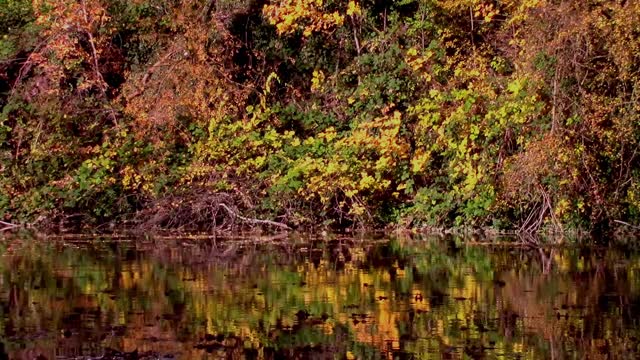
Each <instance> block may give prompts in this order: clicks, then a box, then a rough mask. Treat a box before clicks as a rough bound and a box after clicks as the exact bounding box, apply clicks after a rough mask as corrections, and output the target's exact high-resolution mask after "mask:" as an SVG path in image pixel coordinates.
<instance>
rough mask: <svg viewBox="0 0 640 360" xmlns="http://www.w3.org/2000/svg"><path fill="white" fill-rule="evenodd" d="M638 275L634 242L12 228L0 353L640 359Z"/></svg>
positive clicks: (5, 254) (1, 294)
mask: <svg viewBox="0 0 640 360" xmlns="http://www.w3.org/2000/svg"><path fill="white" fill-rule="evenodd" d="M639 270H640V253H639V252H636V251H632V250H630V249H629V248H627V247H624V246H618V247H615V246H591V247H573V246H562V247H542V248H533V247H526V246H510V245H507V244H506V243H504V242H502V243H500V244H498V245H495V246H488V245H487V244H485V243H480V244H478V243H473V244H469V242H468V241H465V240H464V239H461V238H455V237H449V238H420V239H409V238H373V237H371V238H360V239H347V238H334V239H318V240H301V239H297V240H296V239H268V238H245V239H220V238H218V239H211V238H208V239H207V238H194V237H185V238H173V239H162V238H155V239H125V238H115V239H108V238H66V239H46V240H43V239H28V238H26V237H20V236H12V237H8V238H5V239H2V240H0V343H1V345H0V360H3V359H7V358H8V359H40V360H42V359H94V358H100V359H611V358H616V359H617V358H629V359H636V358H640V348H639V345H640V343H639V338H640V331H639V330H640V316H639V315H640V313H639V310H640V273H639Z"/></svg>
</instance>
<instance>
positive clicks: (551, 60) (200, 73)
mask: <svg viewBox="0 0 640 360" xmlns="http://www.w3.org/2000/svg"><path fill="white" fill-rule="evenodd" d="M639 76H640V2H638V1H628V0H360V1H354V0H273V1H265V0H239V1H236V0H0V109H1V110H0V173H1V176H0V220H5V221H10V222H29V223H36V224H51V225H52V224H62V225H64V224H67V223H72V222H78V223H82V224H84V225H87V226H96V225H101V224H106V223H124V222H127V221H132V222H134V223H135V224H136V225H137V226H142V227H145V228H149V229H151V228H180V229H199V228H203V227H205V228H214V227H216V228H218V227H226V226H230V223H231V220H232V219H231V218H232V217H234V216H235V217H236V218H237V217H240V218H244V219H249V218H251V219H271V220H273V221H277V222H279V223H282V224H288V225H289V226H292V227H299V226H314V225H322V226H333V227H353V226H371V227H378V226H386V225H396V226H402V227H423V226H444V227H450V226H471V227H494V228H499V229H520V230H523V231H529V232H534V231H537V230H539V229H542V228H553V229H560V230H561V229H568V228H584V229H592V230H593V229H601V228H608V227H610V226H611V225H612V224H613V223H614V221H624V222H628V223H630V224H636V223H638V222H640V166H638V165H640V164H639V158H638V155H639V154H638V151H639V146H640V118H639V111H640V102H639V99H638V97H639V96H640V94H639V93H638V90H640V89H639V87H640V83H639V80H640V79H639ZM240 214H242V215H240Z"/></svg>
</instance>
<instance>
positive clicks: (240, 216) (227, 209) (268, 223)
mask: <svg viewBox="0 0 640 360" xmlns="http://www.w3.org/2000/svg"><path fill="white" fill-rule="evenodd" d="M218 206H219V207H221V208H223V209H224V210H225V211H226V212H228V213H229V215H231V216H233V217H235V218H238V219H240V220H242V221H244V222H248V223H251V224H263V225H271V226H275V227H279V228H281V229H285V230H291V228H290V227H289V226H287V225H286V224H283V223H279V222H276V221H271V220H260V219H252V218H248V217H244V216H242V215H240V214H238V213H237V212H235V211H233V210H231V208H230V207H228V206H227V205H226V204H224V203H220V204H218Z"/></svg>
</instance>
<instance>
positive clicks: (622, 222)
mask: <svg viewBox="0 0 640 360" xmlns="http://www.w3.org/2000/svg"><path fill="white" fill-rule="evenodd" d="M613 222H615V223H618V224H622V225H626V226H628V227H630V228H633V229H636V230H640V226H636V225H632V224H629V223H628V222H624V221H620V220H613Z"/></svg>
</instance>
